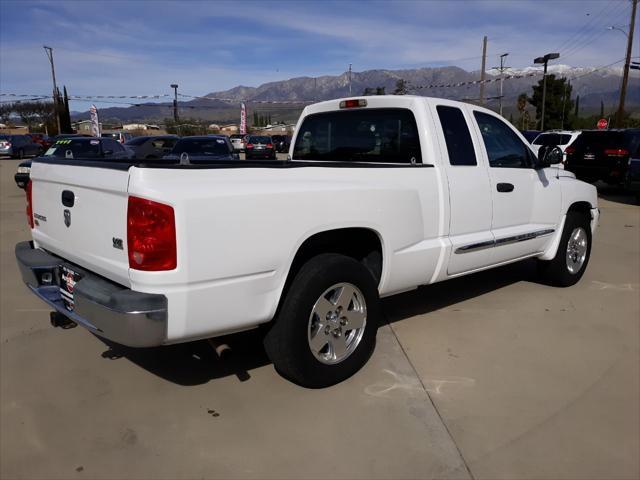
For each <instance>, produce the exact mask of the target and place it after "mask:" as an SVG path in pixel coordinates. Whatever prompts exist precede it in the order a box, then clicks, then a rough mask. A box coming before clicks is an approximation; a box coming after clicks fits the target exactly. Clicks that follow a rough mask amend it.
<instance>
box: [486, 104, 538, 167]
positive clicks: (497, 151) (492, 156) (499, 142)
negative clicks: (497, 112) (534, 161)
mask: <svg viewBox="0 0 640 480" xmlns="http://www.w3.org/2000/svg"><path fill="white" fill-rule="evenodd" d="M473 116H474V117H475V118H476V121H477V122H478V127H480V132H481V133H482V140H484V146H485V148H486V150H487V156H488V157H489V165H490V166H491V167H494V168H529V167H530V166H531V165H530V162H529V158H530V157H529V153H528V148H527V147H526V146H525V144H524V143H522V141H521V140H520V138H519V137H518V136H517V135H516V134H515V132H514V131H513V130H511V128H509V127H508V126H507V125H506V124H505V123H504V122H503V121H502V120H500V119H498V118H496V117H494V116H493V115H488V114H486V113H482V112H473Z"/></svg>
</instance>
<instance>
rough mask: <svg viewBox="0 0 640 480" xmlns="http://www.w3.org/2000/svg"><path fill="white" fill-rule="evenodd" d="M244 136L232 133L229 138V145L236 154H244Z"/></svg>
mask: <svg viewBox="0 0 640 480" xmlns="http://www.w3.org/2000/svg"><path fill="white" fill-rule="evenodd" d="M245 136H246V134H244V133H242V134H241V133H234V134H233V135H231V136H230V137H229V140H231V145H233V149H234V150H235V151H236V152H244V137H245Z"/></svg>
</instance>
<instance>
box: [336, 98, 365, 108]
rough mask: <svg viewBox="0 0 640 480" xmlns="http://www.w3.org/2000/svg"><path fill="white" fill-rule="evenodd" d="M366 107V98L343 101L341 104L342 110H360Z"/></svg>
mask: <svg viewBox="0 0 640 480" xmlns="http://www.w3.org/2000/svg"><path fill="white" fill-rule="evenodd" d="M366 106H367V101H366V100H365V99H364V98H355V99H351V100H342V101H341V102H340V108H359V107H366Z"/></svg>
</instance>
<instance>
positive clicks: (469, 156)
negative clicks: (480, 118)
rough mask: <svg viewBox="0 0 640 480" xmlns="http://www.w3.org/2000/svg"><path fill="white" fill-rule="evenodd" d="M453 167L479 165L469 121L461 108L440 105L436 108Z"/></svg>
mask: <svg viewBox="0 0 640 480" xmlns="http://www.w3.org/2000/svg"><path fill="white" fill-rule="evenodd" d="M436 109H437V111H438V117H439V118H440V124H441V125H442V131H443V133H444V139H445V142H446V143H447V152H449V163H450V164H451V165H467V166H473V165H477V164H478V162H477V161H476V152H475V151H474V149H473V142H472V141H471V134H470V133H469V127H468V126H467V121H466V120H465V119H464V115H463V114H462V111H461V110H460V109H459V108H456V107H447V106H445V105H438V106H437V107H436Z"/></svg>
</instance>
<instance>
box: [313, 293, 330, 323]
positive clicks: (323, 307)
mask: <svg viewBox="0 0 640 480" xmlns="http://www.w3.org/2000/svg"><path fill="white" fill-rule="evenodd" d="M334 308H335V307H334V306H333V305H332V304H331V302H330V301H329V300H327V299H326V298H324V297H320V298H319V299H318V301H317V302H316V304H315V306H314V308H313V311H314V313H317V314H318V318H319V319H320V321H321V322H322V323H323V324H324V322H325V321H326V319H327V313H329V312H330V311H331V310H333V309H334Z"/></svg>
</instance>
